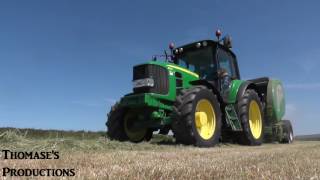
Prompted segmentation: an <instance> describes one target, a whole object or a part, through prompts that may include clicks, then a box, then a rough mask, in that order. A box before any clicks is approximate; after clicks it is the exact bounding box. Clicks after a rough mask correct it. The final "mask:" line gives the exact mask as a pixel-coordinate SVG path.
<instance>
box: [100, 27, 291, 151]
mask: <svg viewBox="0 0 320 180" xmlns="http://www.w3.org/2000/svg"><path fill="white" fill-rule="evenodd" d="M217 36H218V41H213V40H203V41H197V42H194V43H191V44H187V45H184V46H181V47H178V48H174V46H173V45H170V49H171V55H166V56H165V57H166V58H165V60H164V61H157V60H156V59H153V60H151V61H149V62H147V63H145V64H140V65H137V66H135V67H134V68H133V86H134V87H133V92H132V93H130V94H127V95H125V96H124V97H122V98H121V100H120V101H119V102H118V103H116V104H115V105H114V106H113V107H112V108H111V111H110V112H109V113H108V120H107V123H106V125H107V135H108V136H109V138H111V139H113V140H119V141H126V140H129V141H132V142H141V141H143V140H146V141H148V140H150V139H151V138H152V135H153V132H155V131H159V133H161V134H167V133H168V132H169V131H170V130H172V131H173V134H174V137H175V138H176V141H177V142H178V143H182V144H192V145H196V146H202V147H210V146H214V145H215V144H217V143H218V142H219V141H233V142H238V143H240V144H245V145H260V144H261V143H262V142H271V141H279V142H281V143H291V142H292V141H293V130H292V126H291V123H290V121H288V120H282V118H283V116H284V114H285V98H284V91H283V86H282V83H281V82H280V81H279V80H273V79H270V78H267V77H263V78H257V79H252V80H241V78H240V72H239V68H238V64H237V59H236V56H235V54H234V53H233V52H232V51H231V50H230V48H231V38H230V37H229V36H227V37H225V38H223V40H222V41H220V40H219V32H218V33H217Z"/></svg>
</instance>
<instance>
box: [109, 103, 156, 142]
mask: <svg viewBox="0 0 320 180" xmlns="http://www.w3.org/2000/svg"><path fill="white" fill-rule="evenodd" d="M137 114H138V113H136V112H134V111H131V110H127V109H126V108H123V107H120V106H119V105H118V104H116V105H114V106H113V107H112V108H111V111H110V113H109V114H108V121H107V123H106V125H107V128H108V130H107V136H108V137H109V138H110V139H112V140H118V141H126V140H130V141H132V142H141V141H143V140H146V141H149V140H150V139H151V138H152V133H153V132H152V130H149V129H147V128H139V127H135V121H136V120H137V118H138V117H137Z"/></svg>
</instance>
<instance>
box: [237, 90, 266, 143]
mask: <svg viewBox="0 0 320 180" xmlns="http://www.w3.org/2000/svg"><path fill="white" fill-rule="evenodd" d="M253 101H255V102H256V103H257V104H258V106H259V110H260V115H261V134H260V136H259V137H254V135H253V133H252V130H251V128H250V124H249V108H250V103H251V102H253ZM237 111H238V114H239V118H240V121H241V125H242V132H241V133H240V134H239V136H240V137H239V138H238V142H239V143H240V144H243V145H250V146H256V145H261V144H262V141H263V129H264V116H263V110H262V104H261V100H260V97H259V95H258V94H257V92H256V91H255V90H253V89H247V90H246V91H245V93H244V95H243V96H242V97H241V98H240V99H239V100H238V103H237Z"/></svg>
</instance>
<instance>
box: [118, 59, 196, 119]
mask: <svg viewBox="0 0 320 180" xmlns="http://www.w3.org/2000/svg"><path fill="white" fill-rule="evenodd" d="M145 64H153V65H158V66H162V67H164V68H166V69H167V70H168V75H169V91H168V94H166V95H161V94H155V93H144V94H128V95H126V96H124V97H123V98H121V100H120V106H123V107H128V108H142V109H143V107H146V108H149V109H153V112H152V113H151V115H150V116H151V117H150V119H156V120H158V119H160V120H161V121H162V124H163V123H164V124H170V123H171V120H170V118H169V117H168V116H167V114H166V113H163V112H165V111H171V110H172V106H173V103H174V102H175V100H176V95H177V94H176V92H177V87H176V79H177V78H176V76H175V73H176V72H179V73H181V74H182V82H183V84H182V88H181V89H188V88H190V87H191V86H192V85H191V84H190V82H191V81H195V80H198V79H199V76H198V75H197V74H196V73H194V72H192V71H189V70H188V69H185V68H182V67H180V66H177V65H175V64H173V63H170V62H161V61H149V62H147V63H145ZM140 65H141V64H140Z"/></svg>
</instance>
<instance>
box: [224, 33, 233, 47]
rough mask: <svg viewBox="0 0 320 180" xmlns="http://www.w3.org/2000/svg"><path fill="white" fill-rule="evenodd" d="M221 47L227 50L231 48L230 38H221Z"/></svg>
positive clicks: (227, 36)
mask: <svg viewBox="0 0 320 180" xmlns="http://www.w3.org/2000/svg"><path fill="white" fill-rule="evenodd" d="M223 45H224V46H225V47H227V48H229V49H231V48H232V38H231V36H229V35H226V36H225V37H224V38H223Z"/></svg>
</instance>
